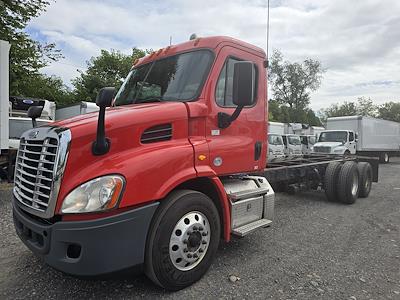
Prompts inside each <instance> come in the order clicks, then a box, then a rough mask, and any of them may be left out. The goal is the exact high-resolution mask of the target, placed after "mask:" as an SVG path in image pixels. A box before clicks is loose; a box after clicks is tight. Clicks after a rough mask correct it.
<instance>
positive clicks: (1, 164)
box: [0, 40, 56, 181]
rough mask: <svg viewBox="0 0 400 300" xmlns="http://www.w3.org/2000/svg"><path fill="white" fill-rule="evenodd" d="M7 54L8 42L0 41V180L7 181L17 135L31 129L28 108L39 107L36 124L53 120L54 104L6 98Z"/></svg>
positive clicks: (9, 177) (16, 144)
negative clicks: (41, 108)
mask: <svg viewBox="0 0 400 300" xmlns="http://www.w3.org/2000/svg"><path fill="white" fill-rule="evenodd" d="M9 53H10V44H9V43H8V42H6V41H1V40H0V179H7V180H8V181H11V180H12V177H13V173H14V171H13V168H14V162H15V157H16V154H17V150H18V148H19V139H20V136H21V135H22V133H23V132H25V131H26V130H28V129H31V128H32V119H30V118H28V116H27V111H28V109H29V107H30V106H32V105H38V106H43V111H42V115H41V117H40V118H39V119H37V120H36V122H37V124H38V125H39V126H40V125H45V124H48V123H51V122H54V119H55V111H56V105H55V103H54V102H51V101H48V100H42V99H32V98H27V97H10V95H9Z"/></svg>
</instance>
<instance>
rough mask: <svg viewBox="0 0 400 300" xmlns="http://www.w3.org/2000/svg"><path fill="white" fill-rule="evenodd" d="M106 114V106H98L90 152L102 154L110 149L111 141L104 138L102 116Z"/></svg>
mask: <svg viewBox="0 0 400 300" xmlns="http://www.w3.org/2000/svg"><path fill="white" fill-rule="evenodd" d="M105 114H106V107H105V106H100V111H99V120H98V122H97V137H96V140H95V141H94V142H93V145H92V153H93V154H94V155H103V154H106V153H107V152H108V151H109V150H110V144H111V141H110V140H109V139H108V138H106V134H105V129H104V127H105V125H104V123H105V122H104V118H105Z"/></svg>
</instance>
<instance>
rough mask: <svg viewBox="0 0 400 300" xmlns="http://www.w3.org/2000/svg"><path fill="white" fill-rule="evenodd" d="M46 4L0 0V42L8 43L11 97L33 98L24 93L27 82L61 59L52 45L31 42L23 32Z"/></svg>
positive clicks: (21, 0) (38, 1) (37, 0)
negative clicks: (41, 70) (52, 62)
mask: <svg viewBox="0 0 400 300" xmlns="http://www.w3.org/2000/svg"><path fill="white" fill-rule="evenodd" d="M48 5H49V1H45V0H5V1H0V39H2V40H6V41H8V42H10V44H11V50H10V94H11V95H21V96H23V95H25V96H32V97H36V96H37V94H36V92H37V91H30V92H33V94H28V91H26V90H24V89H25V85H24V84H23V83H24V82H26V81H29V80H31V77H32V76H36V75H38V73H39V69H41V68H43V67H45V66H46V65H48V63H49V62H50V61H56V60H58V59H60V58H61V57H62V55H61V53H60V50H57V49H56V48H55V44H43V43H39V42H37V41H34V40H32V39H31V38H30V37H29V35H28V34H27V33H25V32H24V31H23V30H24V29H25V27H26V25H27V23H28V22H29V21H30V20H31V19H32V18H35V17H37V16H39V15H40V13H41V12H42V11H44V10H45V8H46V6H48Z"/></svg>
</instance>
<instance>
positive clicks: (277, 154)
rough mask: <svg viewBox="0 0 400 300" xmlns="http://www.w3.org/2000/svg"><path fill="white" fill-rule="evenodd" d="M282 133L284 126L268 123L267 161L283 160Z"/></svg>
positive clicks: (277, 123)
mask: <svg viewBox="0 0 400 300" xmlns="http://www.w3.org/2000/svg"><path fill="white" fill-rule="evenodd" d="M284 131H285V124H283V123H279V122H268V153H267V160H268V161H274V160H277V159H281V158H285V146H284V144H283V139H282V135H283V134H284Z"/></svg>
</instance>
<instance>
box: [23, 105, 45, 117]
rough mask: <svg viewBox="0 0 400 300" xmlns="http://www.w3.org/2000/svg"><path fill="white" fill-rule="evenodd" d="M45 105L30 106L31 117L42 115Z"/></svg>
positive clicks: (29, 114)
mask: <svg viewBox="0 0 400 300" xmlns="http://www.w3.org/2000/svg"><path fill="white" fill-rule="evenodd" d="M42 111H43V106H31V107H29V108H28V113H27V114H28V117H29V118H31V119H37V118H40V116H41V115H42Z"/></svg>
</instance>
